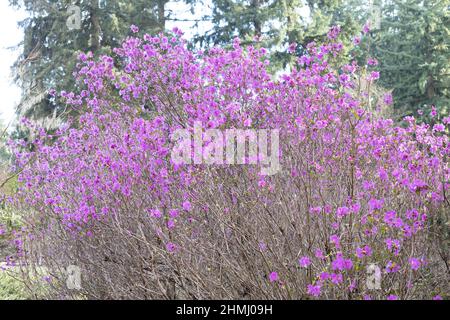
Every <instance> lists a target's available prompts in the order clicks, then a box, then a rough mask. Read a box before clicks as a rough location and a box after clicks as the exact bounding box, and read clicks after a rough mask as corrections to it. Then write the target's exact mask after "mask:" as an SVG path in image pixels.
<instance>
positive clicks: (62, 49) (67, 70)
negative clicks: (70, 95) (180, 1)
mask: <svg viewBox="0 0 450 320" xmlns="http://www.w3.org/2000/svg"><path fill="white" fill-rule="evenodd" d="M167 2H168V1H167V0H152V1H148V0H136V1H124V0H101V1H99V0H78V1H75V2H74V1H72V0H10V4H11V5H13V6H16V7H22V8H24V9H25V10H26V11H27V12H28V13H29V14H30V16H29V17H28V18H27V19H25V20H23V21H22V22H20V26H21V27H22V28H23V30H24V40H23V42H22V46H23V54H22V55H21V56H20V57H19V59H18V60H17V61H16V63H15V65H14V69H15V71H16V73H17V77H16V81H17V83H18V84H19V85H20V86H21V87H22V89H23V98H22V101H21V104H20V106H19V113H20V114H21V115H24V116H27V117H32V118H34V119H44V118H52V117H53V118H56V117H58V116H61V115H62V114H64V115H65V114H66V113H67V110H65V108H64V107H62V106H61V104H60V103H59V101H58V100H57V99H55V98H53V97H52V96H51V95H49V94H48V93H47V92H48V90H49V89H50V88H55V89H56V90H57V91H63V90H65V91H72V89H73V87H74V83H73V76H72V73H73V71H74V70H75V67H76V62H77V54H78V53H79V52H80V51H91V52H93V53H94V54H95V55H97V56H98V55H101V54H111V51H112V48H114V47H117V46H118V45H119V43H120V41H121V40H123V39H124V38H125V37H126V36H127V35H128V34H129V33H130V29H129V27H130V25H132V24H136V25H139V26H140V28H141V30H142V31H143V32H149V33H155V32H159V31H161V30H164V24H165V11H164V6H165V4H166V3H167ZM73 4H75V5H77V6H78V7H79V8H80V11H81V16H82V19H81V28H80V29H72V30H71V29H70V28H68V26H67V21H68V19H69V18H71V15H73V13H71V12H69V11H68V8H69V7H70V6H71V5H73ZM49 126H51V125H50V124H49ZM17 135H18V136H23V135H25V136H26V133H25V134H20V133H18V134H17Z"/></svg>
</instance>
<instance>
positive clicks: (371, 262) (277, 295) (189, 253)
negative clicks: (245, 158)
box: [13, 28, 450, 299]
mask: <svg viewBox="0 0 450 320" xmlns="http://www.w3.org/2000/svg"><path fill="white" fill-rule="evenodd" d="M134 31H137V30H134ZM338 33H339V30H338V29H336V28H333V29H332V31H331V32H330V34H329V40H328V43H325V44H323V45H317V44H314V43H311V44H309V46H308V52H309V54H308V55H307V56H303V57H301V58H299V59H298V66H297V67H296V68H294V69H293V71H292V72H290V73H289V74H284V75H282V76H280V78H279V79H278V80H274V79H273V77H272V76H271V75H270V74H268V72H267V71H266V68H267V65H268V62H267V61H266V60H265V55H266V52H265V50H264V49H258V48H254V47H249V48H247V49H246V50H244V49H243V48H242V47H241V46H240V44H239V40H237V39H236V40H235V41H234V43H233V48H232V49H230V50H225V49H222V48H211V49H210V50H209V51H208V52H201V51H195V52H194V51H190V50H188V49H187V45H186V43H185V41H184V40H182V38H181V33H180V32H179V31H178V30H174V34H173V36H169V37H167V36H164V35H159V36H155V37H152V36H149V35H145V36H144V37H143V39H140V38H134V37H130V38H128V39H126V40H125V41H124V43H123V45H122V47H121V48H118V49H115V51H114V52H115V54H116V55H117V57H118V59H116V61H115V60H114V59H113V58H111V57H107V56H104V57H101V58H100V59H99V60H94V59H93V58H92V56H91V55H90V54H82V55H80V64H79V72H78V73H77V75H76V78H77V83H78V86H79V93H78V94H75V93H65V92H63V93H61V94H62V96H63V97H65V98H66V99H67V104H68V105H70V106H71V107H72V108H73V109H74V110H76V111H78V112H79V114H80V116H79V117H77V118H75V119H72V121H71V122H70V123H68V124H67V125H65V126H64V127H61V128H60V129H59V130H58V131H57V132H55V133H52V134H49V133H46V132H45V131H44V130H38V129H36V132H38V134H37V138H36V140H35V141H34V142H33V148H32V151H28V152H24V151H23V147H25V146H26V145H25V143H22V144H20V143H19V145H17V146H16V157H17V166H18V167H19V168H20V169H21V170H22V172H21V174H20V177H19V181H20V183H21V187H20V191H19V193H18V196H17V197H16V198H15V199H14V200H13V201H14V202H15V203H16V205H18V206H21V207H23V208H26V209H28V210H30V216H29V217H28V218H27V227H26V230H25V231H23V232H22V233H21V240H20V241H19V242H18V259H19V261H23V262H24V264H26V265H27V266H28V267H36V270H41V271H40V272H42V270H45V274H42V277H45V279H46V280H47V282H48V285H49V286H50V287H52V288H53V289H54V290H51V291H50V292H52V293H53V297H58V298H74V297H80V296H82V297H87V298H103V299H105V298H107V299H108V298H116V299H124V298H139V299H140V298H166V299H173V298H188V299H191V298H195V299H204V298H216V299H220V298H225V299H226V298H254V299H259V298H267V299H272V298H274V299H282V298H283V299H284V298H286V299H315V298H321V299H414V298H425V299H432V298H433V297H435V296H438V297H441V296H448V292H449V291H448V283H449V281H448V280H449V269H448V260H449V251H448V250H447V249H446V247H445V241H446V239H445V237H443V235H444V233H443V232H442V228H443V226H445V221H446V220H445V219H448V212H449V211H448V210H449V200H448V198H447V193H448V192H449V186H450V182H449V178H450V172H449V168H448V155H449V151H450V147H449V141H448V136H447V135H446V134H445V131H446V130H448V124H449V123H450V119H449V118H445V119H443V123H438V124H435V125H434V126H433V127H430V126H429V125H427V124H418V123H416V121H415V119H414V118H412V117H408V118H406V119H405V121H406V123H407V126H406V127H398V126H396V124H395V123H394V122H393V121H392V120H390V119H384V118H380V117H379V116H377V115H376V114H374V113H373V112H372V111H371V110H372V107H373V105H374V104H380V103H383V102H381V99H380V101H378V100H376V99H375V98H374V97H373V96H372V95H371V93H370V84H371V83H373V82H374V81H375V80H376V79H377V78H378V73H377V72H376V71H374V70H372V69H370V68H374V65H375V63H374V62H373V60H371V62H370V63H369V66H366V67H360V66H357V65H356V63H351V64H349V65H344V66H342V68H339V69H338V70H336V69H335V68H333V67H331V63H330V62H331V61H333V59H335V58H336V57H337V56H338V55H339V54H340V51H341V50H342V45H341V44H339V43H338V42H337V40H336V38H337V37H338ZM366 69H367V71H365V70H366ZM364 74H367V76H364ZM360 75H362V77H365V81H366V82H367V83H368V85H366V86H365V87H364V88H362V87H361V86H360V83H361V81H359V80H358V79H360ZM365 88H367V90H365ZM363 89H364V90H363ZM384 101H385V102H386V101H387V103H389V98H388V97H385V99H384ZM194 122H200V123H201V124H202V126H203V128H204V129H211V128H212V129H228V128H252V129H279V132H280V154H279V157H280V163H281V167H282V170H281V171H280V172H279V173H277V174H274V175H272V176H264V175H261V174H260V170H259V169H260V168H258V167H257V166H254V165H207V164H184V165H183V164H179V163H174V162H173V161H172V158H171V152H172V150H173V148H174V145H175V143H176V142H175V141H173V139H171V137H172V134H173V133H174V132H175V131H176V130H177V129H180V128H184V129H188V130H192V128H193V125H194ZM24 123H25V124H26V123H27V121H26V120H24ZM30 126H31V124H30ZM272 151H273V150H272ZM42 265H43V266H45V268H42V267H39V266H42ZM69 265H76V266H78V267H79V268H80V270H81V278H82V285H81V289H80V290H78V291H73V290H68V289H67V288H66V286H65V281H66V275H65V274H64V270H65V268H67V267H68V266H69ZM370 270H375V272H374V273H373V274H372V273H370V272H369V271H370ZM377 281H378V282H377Z"/></svg>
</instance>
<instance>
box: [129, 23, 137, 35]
mask: <svg viewBox="0 0 450 320" xmlns="http://www.w3.org/2000/svg"><path fill="white" fill-rule="evenodd" d="M130 30H131V32H133V33H138V32H139V28H138V27H137V26H135V25H134V24H133V25H131V26H130Z"/></svg>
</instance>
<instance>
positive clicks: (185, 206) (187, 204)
mask: <svg viewBox="0 0 450 320" xmlns="http://www.w3.org/2000/svg"><path fill="white" fill-rule="evenodd" d="M183 209H184V210H185V211H191V209H192V205H191V203H190V202H189V201H187V200H186V201H184V202H183Z"/></svg>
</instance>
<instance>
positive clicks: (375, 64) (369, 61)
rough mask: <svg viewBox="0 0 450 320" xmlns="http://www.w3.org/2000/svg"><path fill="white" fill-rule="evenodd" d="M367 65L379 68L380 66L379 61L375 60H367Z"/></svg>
mask: <svg viewBox="0 0 450 320" xmlns="http://www.w3.org/2000/svg"><path fill="white" fill-rule="evenodd" d="M367 64H368V65H369V66H377V65H378V60H377V59H375V58H369V59H367Z"/></svg>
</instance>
